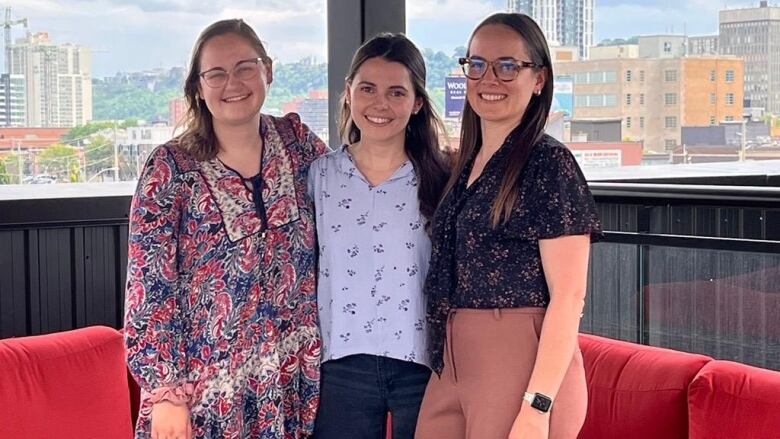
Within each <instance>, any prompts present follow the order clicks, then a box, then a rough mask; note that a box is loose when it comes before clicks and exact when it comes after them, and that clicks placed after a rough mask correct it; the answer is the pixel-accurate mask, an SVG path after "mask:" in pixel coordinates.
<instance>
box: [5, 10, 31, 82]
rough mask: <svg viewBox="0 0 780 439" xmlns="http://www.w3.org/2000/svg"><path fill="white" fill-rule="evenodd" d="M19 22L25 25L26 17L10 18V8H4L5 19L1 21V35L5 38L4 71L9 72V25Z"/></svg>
mask: <svg viewBox="0 0 780 439" xmlns="http://www.w3.org/2000/svg"><path fill="white" fill-rule="evenodd" d="M18 24H21V25H22V26H24V27H25V28H26V27H27V19H26V18H19V19H16V20H13V19H11V8H10V7H6V8H5V21H4V22H3V37H4V38H5V73H6V74H8V75H10V74H11V26H16V25H18Z"/></svg>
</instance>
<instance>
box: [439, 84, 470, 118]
mask: <svg viewBox="0 0 780 439" xmlns="http://www.w3.org/2000/svg"><path fill="white" fill-rule="evenodd" d="M465 103H466V77H465V76H445V77H444V117H446V118H453V119H457V118H460V113H461V112H462V111H463V105H464V104H465Z"/></svg>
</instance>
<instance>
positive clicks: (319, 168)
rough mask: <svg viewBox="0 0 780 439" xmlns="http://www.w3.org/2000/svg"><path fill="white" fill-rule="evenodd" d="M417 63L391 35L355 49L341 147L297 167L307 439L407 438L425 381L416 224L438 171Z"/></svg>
mask: <svg viewBox="0 0 780 439" xmlns="http://www.w3.org/2000/svg"><path fill="white" fill-rule="evenodd" d="M425 73H426V72H425V63H424V61H423V57H422V55H421V54H420V52H419V50H418V49H417V48H416V47H415V46H414V44H413V43H412V42H411V41H409V40H408V39H407V38H406V37H404V36H403V35H400V34H381V35H378V36H376V37H374V38H373V39H371V40H370V41H368V42H367V43H365V44H364V45H363V46H362V47H361V48H360V49H358V51H357V53H356V54H355V57H354V59H353V60H352V66H351V68H350V71H349V76H348V77H347V79H346V84H345V90H344V95H343V101H342V110H341V119H340V134H341V137H342V139H344V140H345V142H346V144H345V145H344V146H342V147H341V148H339V149H338V150H336V151H334V152H332V153H330V154H328V155H326V156H323V157H321V158H320V159H318V160H317V161H316V162H314V163H313V164H312V167H311V170H310V171H309V191H310V192H311V194H312V196H313V198H314V202H315V207H316V209H315V210H316V219H317V233H318V238H319V258H320V259H319V276H318V286H317V293H318V305H319V311H320V325H321V328H322V337H323V356H322V360H323V364H322V378H321V386H322V389H321V400H320V408H319V412H318V413H317V420H316V423H315V432H314V436H315V438H319V439H329V438H339V439H341V438H347V437H348V438H351V439H360V438H371V439H375V438H377V437H384V435H385V425H386V420H387V413H388V412H390V413H391V414H392V419H393V422H392V429H393V437H394V438H395V439H403V438H409V439H411V438H412V437H413V436H414V430H415V426H416V423H417V413H418V411H419V408H420V403H421V401H422V397H423V393H424V391H425V386H426V383H427V381H428V378H429V377H430V369H429V362H428V359H427V355H426V352H427V350H426V344H425V343H426V334H425V309H424V301H423V298H422V289H423V283H424V281H425V276H426V273H427V270H428V259H429V257H430V251H431V243H430V239H429V236H428V229H429V228H428V224H429V220H430V218H431V216H432V215H433V211H434V210H435V208H436V205H437V204H438V202H439V197H440V195H441V191H442V189H443V187H444V184H445V183H446V180H447V177H448V175H447V169H446V165H445V160H444V156H443V154H442V152H441V150H440V149H439V142H438V138H439V134H440V133H443V127H442V124H441V121H440V119H439V118H438V117H437V116H436V113H435V112H434V109H433V106H432V104H431V101H430V99H429V97H428V95H427V93H426V91H425Z"/></svg>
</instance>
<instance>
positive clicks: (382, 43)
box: [339, 33, 448, 220]
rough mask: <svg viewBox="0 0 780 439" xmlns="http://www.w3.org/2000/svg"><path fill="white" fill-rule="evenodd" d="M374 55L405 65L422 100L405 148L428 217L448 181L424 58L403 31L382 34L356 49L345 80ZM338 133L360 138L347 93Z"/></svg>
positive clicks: (441, 128) (411, 121) (350, 138)
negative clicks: (426, 86) (427, 84)
mask: <svg viewBox="0 0 780 439" xmlns="http://www.w3.org/2000/svg"><path fill="white" fill-rule="evenodd" d="M377 57H379V58H383V59H385V60H387V61H390V62H397V63H400V64H402V65H403V66H404V67H406V70H408V71H409V77H410V78H411V80H412V85H413V87H414V94H415V96H416V97H419V98H421V99H422V107H420V110H419V111H418V112H417V114H412V116H411V118H410V119H409V124H408V125H407V126H406V136H405V139H404V149H405V151H406V155H407V156H409V160H410V161H411V162H412V165H413V166H414V170H415V172H416V174H417V179H418V184H417V198H418V199H419V201H420V213H422V214H423V216H424V217H425V218H426V219H428V220H430V219H431V218H432V217H433V212H434V211H435V210H436V206H437V205H438V204H439V199H440V197H441V195H442V190H443V189H444V185H445V184H446V183H447V177H448V172H447V166H446V164H445V159H444V154H443V153H442V151H441V149H440V148H439V134H443V133H444V132H445V129H444V124H443V123H442V121H441V119H440V118H439V116H438V115H437V114H436V110H434V108H433V104H432V103H431V99H430V97H428V92H426V91H425V73H426V71H425V60H424V59H423V56H422V54H421V53H420V51H419V49H417V47H416V46H415V45H414V43H412V42H411V41H410V40H409V39H408V38H406V37H405V36H404V35H403V34H394V33H381V34H379V35H377V36H375V37H373V38H372V39H370V40H369V41H367V42H366V43H365V44H363V45H362V46H360V48H359V49H358V50H357V52H355V56H354V57H353V58H352V64H351V66H350V68H349V74H348V75H347V78H346V80H347V82H349V83H351V82H352V80H353V79H354V78H355V75H356V74H357V72H358V70H359V69H360V66H362V65H363V63H364V62H366V61H368V60H369V59H371V58H377ZM339 135H340V136H341V139H342V141H344V142H347V143H355V142H357V141H359V140H360V129H358V127H357V125H355V122H354V121H353V120H352V113H351V111H350V109H349V105H348V104H347V100H346V93H344V94H342V96H341V111H340V115H339Z"/></svg>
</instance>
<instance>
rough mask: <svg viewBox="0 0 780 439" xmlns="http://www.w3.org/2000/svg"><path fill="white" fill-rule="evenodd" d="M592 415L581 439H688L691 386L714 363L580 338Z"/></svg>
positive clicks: (684, 355)
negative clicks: (702, 371)
mask: <svg viewBox="0 0 780 439" xmlns="http://www.w3.org/2000/svg"><path fill="white" fill-rule="evenodd" d="M580 349H581V350H582V356H583V359H584V362H585V376H586V380H587V383H588V414H587V417H586V418H585V425H584V426H583V428H582V430H581V432H580V435H579V437H580V439H611V438H615V439H618V438H620V439H624V438H631V439H645V438H647V439H658V438H664V439H677V438H679V439H686V438H687V437H688V410H687V391H688V385H689V384H690V383H691V381H692V380H693V378H694V377H695V376H696V374H697V373H698V372H699V370H700V369H701V368H702V367H704V365H705V364H707V363H708V362H710V361H712V358H710V357H707V356H704V355H696V354H688V353H684V352H678V351H673V350H669V349H662V348H656V347H651V346H642V345H638V344H635V343H627V342H623V341H618V340H612V339H608V338H604V337H597V336H593V335H584V334H583V335H580Z"/></svg>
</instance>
